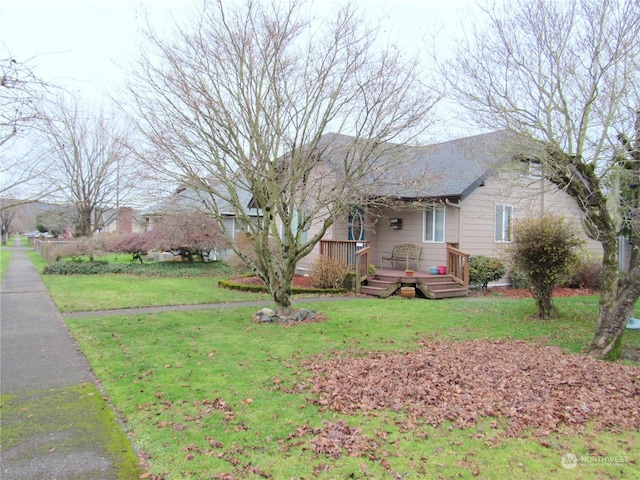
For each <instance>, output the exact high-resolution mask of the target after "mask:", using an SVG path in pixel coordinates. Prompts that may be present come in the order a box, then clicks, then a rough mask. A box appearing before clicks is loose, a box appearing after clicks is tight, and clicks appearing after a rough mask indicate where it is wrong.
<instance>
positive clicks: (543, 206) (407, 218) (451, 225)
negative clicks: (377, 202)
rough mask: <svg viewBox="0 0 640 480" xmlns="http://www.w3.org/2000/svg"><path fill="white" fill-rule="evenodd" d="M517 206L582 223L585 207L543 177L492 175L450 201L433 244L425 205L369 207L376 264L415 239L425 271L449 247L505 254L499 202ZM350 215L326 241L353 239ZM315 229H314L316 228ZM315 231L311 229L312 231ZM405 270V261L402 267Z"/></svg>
mask: <svg viewBox="0 0 640 480" xmlns="http://www.w3.org/2000/svg"><path fill="white" fill-rule="evenodd" d="M496 205H511V206H513V214H514V220H515V221H518V220H520V219H524V218H527V217H534V216H539V215H542V214H545V213H553V214H557V215H563V216H565V217H568V218H575V219H576V222H579V218H581V216H582V215H581V212H580V209H579V207H578V205H577V203H576V202H575V200H573V199H572V198H571V197H569V196H568V195H567V194H565V193H563V192H561V191H559V190H558V189H557V188H556V187H555V186H554V185H551V184H549V183H548V182H543V181H542V180H541V179H531V178H529V177H526V176H523V175H519V174H515V173H500V174H498V175H495V176H493V177H490V178H488V179H487V180H486V181H485V183H484V185H483V186H480V187H478V188H476V189H475V190H474V191H473V192H472V193H471V194H470V195H469V196H468V197H467V198H465V199H464V201H462V202H461V203H460V204H458V205H453V204H451V203H449V204H447V205H446V209H445V242H443V243H432V242H425V241H423V238H424V209H423V208H421V207H417V206H412V205H411V204H407V208H404V209H398V208H395V209H390V208H389V209H384V210H382V211H377V210H376V211H368V212H367V215H366V220H367V224H366V238H365V240H366V241H368V242H369V244H370V246H371V263H373V264H374V265H376V266H377V267H381V266H384V267H387V268H388V267H390V266H391V265H390V264H389V263H388V262H385V264H384V265H382V264H381V263H382V262H381V258H382V255H383V252H385V253H387V252H391V250H392V249H393V246H394V245H397V244H400V243H413V244H416V245H418V246H420V247H422V251H421V255H420V269H421V270H423V271H427V270H428V269H429V268H430V267H432V266H437V265H444V264H446V246H447V244H448V243H451V244H457V245H458V248H460V249H461V250H463V251H464V252H466V253H468V254H470V255H472V256H473V255H486V256H491V257H502V258H504V255H505V250H506V246H507V244H505V243H496V242H495V241H494V227H495V225H494V222H495V218H494V217H495V206H496ZM391 218H401V219H402V228H401V229H399V230H394V229H392V228H391V226H390V224H389V219H391ZM348 227H349V226H348V216H347V215H345V216H344V218H342V219H339V220H338V221H336V223H335V224H334V225H333V226H332V227H331V228H330V229H329V231H328V232H327V233H326V235H325V239H330V240H347V239H348ZM312 230H313V229H312ZM310 234H311V231H310ZM584 238H585V240H587V247H588V249H589V250H591V251H592V252H594V253H595V254H601V252H602V248H601V246H600V245H599V243H598V242H594V241H593V240H588V239H587V237H586V235H584ZM318 251H319V245H318V246H316V248H315V249H314V251H313V252H312V253H311V254H310V255H309V256H308V257H307V258H305V259H304V260H303V261H302V262H300V264H299V266H300V267H301V268H308V266H309V265H310V264H311V262H313V260H315V259H316V258H317V255H318ZM396 267H397V268H404V265H396Z"/></svg>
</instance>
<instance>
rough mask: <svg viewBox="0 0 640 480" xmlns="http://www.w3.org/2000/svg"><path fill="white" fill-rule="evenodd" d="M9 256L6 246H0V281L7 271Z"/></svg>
mask: <svg viewBox="0 0 640 480" xmlns="http://www.w3.org/2000/svg"><path fill="white" fill-rule="evenodd" d="M10 258H11V250H9V249H7V248H0V282H1V281H2V279H3V278H4V274H5V272H6V271H7V266H8V265H9V259H10Z"/></svg>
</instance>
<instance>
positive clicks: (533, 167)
mask: <svg viewBox="0 0 640 480" xmlns="http://www.w3.org/2000/svg"><path fill="white" fill-rule="evenodd" d="M520 162H521V164H522V170H523V172H524V173H525V174H526V175H527V176H528V177H529V178H542V164H541V163H540V160H534V159H526V160H520Z"/></svg>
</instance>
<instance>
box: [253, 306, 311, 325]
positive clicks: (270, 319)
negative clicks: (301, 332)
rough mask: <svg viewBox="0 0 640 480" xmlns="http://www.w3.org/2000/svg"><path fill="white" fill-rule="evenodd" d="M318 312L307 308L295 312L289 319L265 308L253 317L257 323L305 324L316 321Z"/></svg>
mask: <svg viewBox="0 0 640 480" xmlns="http://www.w3.org/2000/svg"><path fill="white" fill-rule="evenodd" d="M316 316H317V314H316V312H315V311H314V310H309V309H307V308H301V309H299V310H294V311H293V312H291V314H290V315H289V316H287V317H281V316H280V315H278V314H277V313H276V312H275V311H274V310H272V309H270V308H263V309H262V310H260V311H258V312H256V314H255V315H254V316H253V321H254V322H255V323H278V322H295V323H299V322H305V321H312V320H315V319H316Z"/></svg>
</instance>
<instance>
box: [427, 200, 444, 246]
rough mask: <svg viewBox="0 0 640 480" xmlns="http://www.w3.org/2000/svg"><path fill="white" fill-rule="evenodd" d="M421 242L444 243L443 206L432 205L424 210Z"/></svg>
mask: <svg viewBox="0 0 640 480" xmlns="http://www.w3.org/2000/svg"><path fill="white" fill-rule="evenodd" d="M422 241H423V242H433V243H444V205H433V206H431V207H427V208H425V210H424V235H423V240H422Z"/></svg>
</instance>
